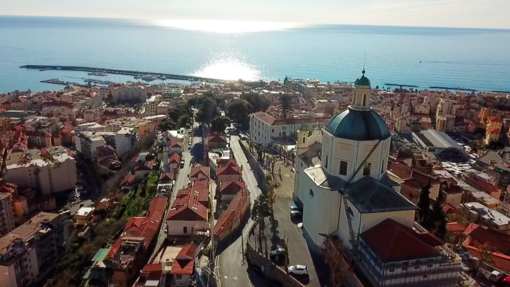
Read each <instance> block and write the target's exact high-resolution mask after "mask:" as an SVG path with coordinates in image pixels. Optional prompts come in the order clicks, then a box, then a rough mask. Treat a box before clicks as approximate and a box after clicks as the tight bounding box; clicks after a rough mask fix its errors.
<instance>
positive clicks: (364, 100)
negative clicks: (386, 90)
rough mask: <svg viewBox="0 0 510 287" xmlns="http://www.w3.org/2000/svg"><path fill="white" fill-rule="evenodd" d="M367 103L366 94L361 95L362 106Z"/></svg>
mask: <svg viewBox="0 0 510 287" xmlns="http://www.w3.org/2000/svg"><path fill="white" fill-rule="evenodd" d="M366 104H367V95H363V106H365V105H366Z"/></svg>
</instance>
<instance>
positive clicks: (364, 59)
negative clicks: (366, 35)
mask: <svg viewBox="0 0 510 287" xmlns="http://www.w3.org/2000/svg"><path fill="white" fill-rule="evenodd" d="M366 61H367V52H365V58H363V71H365V63H366Z"/></svg>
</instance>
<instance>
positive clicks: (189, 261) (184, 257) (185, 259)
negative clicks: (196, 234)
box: [170, 243, 198, 275]
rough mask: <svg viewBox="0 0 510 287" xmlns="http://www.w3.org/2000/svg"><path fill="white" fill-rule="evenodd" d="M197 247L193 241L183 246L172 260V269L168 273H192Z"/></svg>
mask: <svg viewBox="0 0 510 287" xmlns="http://www.w3.org/2000/svg"><path fill="white" fill-rule="evenodd" d="M197 248H198V246H197V245H195V244H193V243H191V244H187V245H185V246H183V247H182V249H181V251H180V252H179V254H177V257H176V258H175V259H174V261H173V262H172V271H171V272H170V273H171V274H180V275H191V274H193V271H194V270H193V269H194V268H193V267H194V264H195V253H196V251H197Z"/></svg>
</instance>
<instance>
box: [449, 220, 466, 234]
mask: <svg viewBox="0 0 510 287" xmlns="http://www.w3.org/2000/svg"><path fill="white" fill-rule="evenodd" d="M446 229H448V231H450V232H451V233H455V234H457V233H463V232H464V230H466V226H464V225H462V224H460V223H458V222H450V223H447V224H446Z"/></svg>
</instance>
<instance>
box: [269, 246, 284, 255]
mask: <svg viewBox="0 0 510 287" xmlns="http://www.w3.org/2000/svg"><path fill="white" fill-rule="evenodd" d="M285 251H286V250H285V248H282V247H278V248H276V249H274V250H271V251H270V252H269V256H271V257H274V256H283V255H285Z"/></svg>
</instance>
